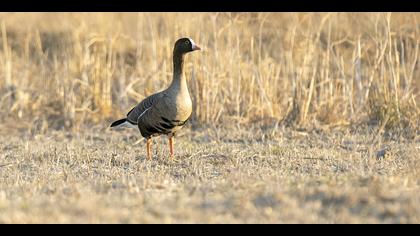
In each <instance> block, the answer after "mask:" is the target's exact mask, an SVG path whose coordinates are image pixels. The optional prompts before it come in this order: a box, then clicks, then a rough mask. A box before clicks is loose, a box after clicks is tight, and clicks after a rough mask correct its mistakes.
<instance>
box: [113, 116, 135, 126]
mask: <svg viewBox="0 0 420 236" xmlns="http://www.w3.org/2000/svg"><path fill="white" fill-rule="evenodd" d="M111 127H128V128H137V126H136V125H135V124H133V123H131V122H129V121H128V120H127V118H124V119H121V120H117V121H114V122H113V123H112V124H111Z"/></svg>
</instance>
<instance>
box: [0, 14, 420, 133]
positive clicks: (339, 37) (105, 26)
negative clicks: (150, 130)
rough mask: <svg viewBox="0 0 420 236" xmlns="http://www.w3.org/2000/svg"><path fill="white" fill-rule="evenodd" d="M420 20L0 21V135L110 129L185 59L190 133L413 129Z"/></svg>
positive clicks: (56, 17) (4, 17) (37, 17)
mask: <svg viewBox="0 0 420 236" xmlns="http://www.w3.org/2000/svg"><path fill="white" fill-rule="evenodd" d="M419 23H420V14H419V13H399V14H397V13H392V14H391V13H1V14H0V28H1V41H0V44H1V45H0V121H1V124H0V133H1V134H8V133H10V132H24V133H28V134H38V133H41V134H42V133H46V132H48V131H49V130H52V129H53V130H66V131H70V132H81V131H82V130H85V129H86V128H89V127H97V128H99V129H102V128H103V129H106V128H108V126H109V124H110V122H111V121H112V120H115V119H117V118H121V117H124V116H125V114H126V113H127V112H128V111H129V110H130V109H131V108H132V107H133V106H135V105H136V104H137V103H138V102H139V101H140V100H141V99H143V98H145V97H146V96H148V95H150V94H152V93H154V92H157V91H159V90H162V89H165V88H166V86H168V84H169V83H170V81H171V79H172V49H173V44H174V42H175V41H176V40H177V39H178V38H180V37H191V38H192V39H194V41H195V42H196V43H197V44H198V45H199V46H200V47H202V48H203V49H204V50H203V51H201V52H199V53H194V54H190V55H188V56H187V59H186V64H185V74H186V76H187V81H188V84H189V90H190V93H191V96H192V100H193V104H194V111H193V117H192V119H191V123H190V125H191V127H192V128H194V127H197V126H212V127H216V128H220V127H234V128H238V129H246V128H248V127H250V126H252V127H269V128H270V127H271V128H276V127H278V126H290V127H297V128H310V127H327V128H330V127H344V128H347V127H352V126H357V125H362V124H364V125H377V126H378V127H380V128H381V129H383V130H395V129H397V130H404V131H407V132H409V133H413V132H414V134H415V132H418V128H419V127H420V126H419V125H420V119H419V117H420V116H419V115H420V109H419V105H418V104H419V102H420V99H419V96H418V94H419V86H420V68H419V44H420V24H419Z"/></svg>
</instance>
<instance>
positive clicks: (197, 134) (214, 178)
mask: <svg viewBox="0 0 420 236" xmlns="http://www.w3.org/2000/svg"><path fill="white" fill-rule="evenodd" d="M128 133H129V135H128V134H122V133H119V134H114V133H113V134H111V133H110V132H106V131H105V132H91V133H88V134H83V135H81V134H64V133H63V132H53V133H52V134H49V135H47V136H45V135H40V136H35V137H31V138H28V137H18V136H13V137H8V138H5V137H4V136H2V137H1V138H0V140H1V144H0V150H1V153H2V154H1V157H0V158H1V161H2V166H1V167H0V168H1V171H0V179H1V182H0V189H1V190H0V213H1V214H0V222H2V223H22V222H25V223H41V222H42V223H56V222H57V223H419V222H420V204H419V203H420V195H419V194H418V193H419V192H420V159H419V155H418V152H419V151H420V146H419V144H420V139H418V138H417V139H416V140H414V141H413V140H388V141H384V142H381V143H372V140H373V139H374V137H372V136H370V135H366V134H365V135H361V134H351V133H347V132H343V131H329V132H328V133H325V132H323V131H317V132H310V133H307V132H303V131H301V132H297V131H291V130H286V131H284V132H283V135H281V136H280V137H278V138H266V139H265V140H262V139H263V137H262V133H261V132H258V131H256V130H254V131H253V132H251V131H247V132H245V131H244V132H240V133H239V132H235V134H232V132H222V131H221V132H220V133H219V134H216V132H215V131H214V130H207V129H206V130H201V131H191V130H189V129H186V130H185V131H184V132H183V134H182V136H180V137H178V138H177V139H176V144H177V145H176V153H177V158H176V160H175V161H174V162H171V161H169V159H168V147H167V140H166V139H159V138H158V139H155V143H154V147H156V148H157V150H155V152H154V159H153V160H152V161H147V160H146V156H145V148H144V143H140V144H138V145H134V143H135V141H136V140H137V136H136V134H134V132H128ZM133 134H134V135H133Z"/></svg>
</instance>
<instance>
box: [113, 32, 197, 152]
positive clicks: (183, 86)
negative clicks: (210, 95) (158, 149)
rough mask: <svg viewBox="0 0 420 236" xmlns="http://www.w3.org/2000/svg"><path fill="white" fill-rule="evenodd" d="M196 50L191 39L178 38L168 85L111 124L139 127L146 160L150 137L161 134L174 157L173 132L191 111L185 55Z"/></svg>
mask: <svg viewBox="0 0 420 236" xmlns="http://www.w3.org/2000/svg"><path fill="white" fill-rule="evenodd" d="M195 50H200V47H198V46H197V45H196V44H195V43H194V41H193V40H192V39H190V38H181V39H178V40H177V41H176V42H175V46H174V51H173V64H174V71H173V78H172V83H171V85H170V86H169V87H168V88H167V89H166V90H163V91H161V92H158V93H155V94H152V95H150V96H149V97H147V98H145V99H144V100H143V101H141V102H140V103H139V104H138V105H137V106H136V107H134V108H133V109H131V111H130V112H128V114H127V118H124V119H121V120H117V121H115V122H113V123H112V124H111V127H118V126H126V127H135V128H138V129H139V131H140V133H141V135H142V136H143V137H144V138H146V140H147V141H146V143H147V158H148V159H151V155H150V151H151V150H150V149H151V138H152V137H153V136H157V135H161V134H166V135H168V137H169V150H170V158H171V159H173V157H174V149H173V141H174V134H175V132H177V131H178V130H179V129H181V128H182V127H183V126H184V125H185V123H186V122H187V121H188V119H189V118H190V116H191V112H192V102H191V98H190V94H189V92H188V87H187V81H186V79H185V77H184V76H183V73H182V70H183V65H184V56H185V54H187V53H188V52H192V51H195Z"/></svg>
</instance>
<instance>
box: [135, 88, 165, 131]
mask: <svg viewBox="0 0 420 236" xmlns="http://www.w3.org/2000/svg"><path fill="white" fill-rule="evenodd" d="M162 95H163V94H162V92H159V93H155V94H152V95H150V96H149V97H146V98H145V99H143V101H141V102H140V103H139V104H138V105H137V106H135V107H133V109H131V110H130V111H129V112H128V113H127V120H128V121H129V122H130V123H132V124H135V125H136V124H137V121H138V119H139V118H140V117H141V116H142V115H144V114H145V112H146V111H147V110H149V109H150V108H152V107H153V106H154V105H156V104H157V103H158V101H159V100H160V98H161V97H162Z"/></svg>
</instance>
